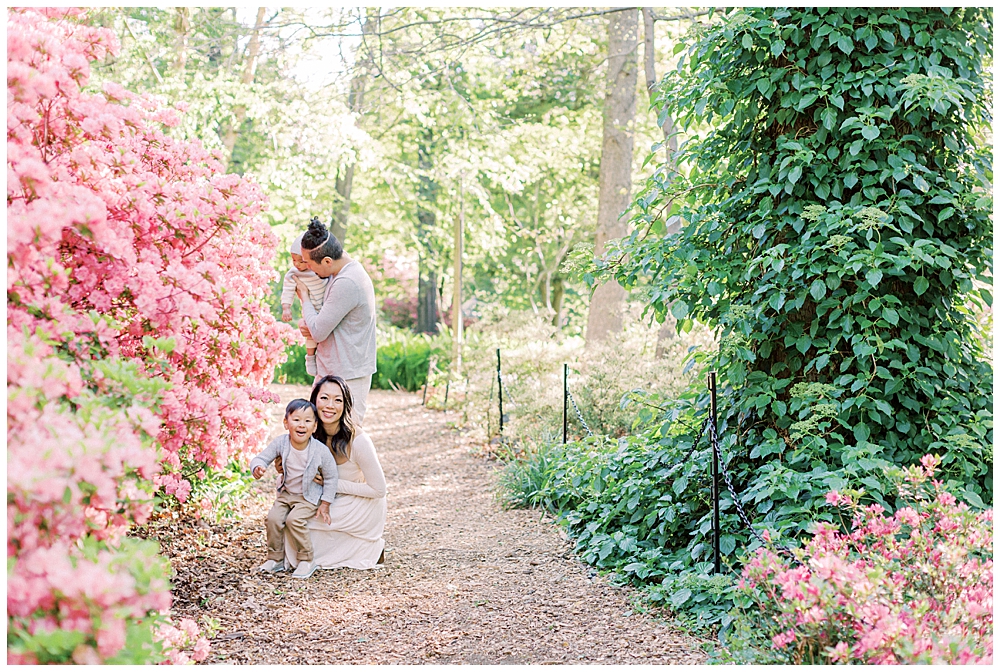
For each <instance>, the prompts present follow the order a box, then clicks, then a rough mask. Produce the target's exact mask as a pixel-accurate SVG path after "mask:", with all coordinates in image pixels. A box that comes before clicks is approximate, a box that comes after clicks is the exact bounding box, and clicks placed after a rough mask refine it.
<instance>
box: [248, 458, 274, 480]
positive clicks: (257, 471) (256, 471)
mask: <svg viewBox="0 0 1000 672" xmlns="http://www.w3.org/2000/svg"><path fill="white" fill-rule="evenodd" d="M278 459H279V460H280V459H281V458H280V457H279V458H278ZM263 475H264V467H262V466H260V465H259V464H258V465H257V466H256V467H254V468H253V477H254V478H261V477H262V476H263Z"/></svg>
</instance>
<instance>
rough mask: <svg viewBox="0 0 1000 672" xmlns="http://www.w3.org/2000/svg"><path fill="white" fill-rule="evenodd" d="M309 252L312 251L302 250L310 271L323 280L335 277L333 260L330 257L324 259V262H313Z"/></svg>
mask: <svg viewBox="0 0 1000 672" xmlns="http://www.w3.org/2000/svg"><path fill="white" fill-rule="evenodd" d="M309 252H310V250H305V249H304V250H302V259H304V260H305V262H306V265H307V266H308V267H309V270H310V271H312V272H313V273H315V274H316V275H318V276H319V277H321V278H329V277H330V276H331V275H333V268H332V266H333V259H331V258H330V257H323V260H322V261H313V258H312V255H310V254H309Z"/></svg>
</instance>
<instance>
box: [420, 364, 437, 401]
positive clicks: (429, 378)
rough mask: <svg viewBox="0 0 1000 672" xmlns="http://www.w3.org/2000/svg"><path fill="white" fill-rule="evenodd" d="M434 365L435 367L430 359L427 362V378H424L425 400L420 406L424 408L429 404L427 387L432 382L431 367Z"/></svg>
mask: <svg viewBox="0 0 1000 672" xmlns="http://www.w3.org/2000/svg"><path fill="white" fill-rule="evenodd" d="M433 365H434V362H432V361H431V360H429V359H428V360H427V377H426V378H424V396H423V399H421V400H420V405H421V406H424V405H426V404H427V386H428V385H429V384H430V382H431V367H432V366H433Z"/></svg>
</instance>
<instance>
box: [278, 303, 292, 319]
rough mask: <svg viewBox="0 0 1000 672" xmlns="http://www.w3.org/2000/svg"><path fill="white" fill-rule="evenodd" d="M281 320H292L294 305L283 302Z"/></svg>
mask: <svg viewBox="0 0 1000 672" xmlns="http://www.w3.org/2000/svg"><path fill="white" fill-rule="evenodd" d="M281 320H282V322H291V321H292V307H291V306H290V305H288V304H287V303H283V304H281Z"/></svg>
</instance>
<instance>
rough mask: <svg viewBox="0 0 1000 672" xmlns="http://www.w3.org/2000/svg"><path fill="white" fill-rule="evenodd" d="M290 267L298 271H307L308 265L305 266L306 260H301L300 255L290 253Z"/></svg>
mask: <svg viewBox="0 0 1000 672" xmlns="http://www.w3.org/2000/svg"><path fill="white" fill-rule="evenodd" d="M292 266H294V267H295V268H296V269H298V270H300V271H308V270H309V264H307V263H306V260H305V259H303V258H302V255H301V254H295V253H294V252H292Z"/></svg>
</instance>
